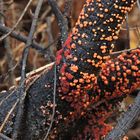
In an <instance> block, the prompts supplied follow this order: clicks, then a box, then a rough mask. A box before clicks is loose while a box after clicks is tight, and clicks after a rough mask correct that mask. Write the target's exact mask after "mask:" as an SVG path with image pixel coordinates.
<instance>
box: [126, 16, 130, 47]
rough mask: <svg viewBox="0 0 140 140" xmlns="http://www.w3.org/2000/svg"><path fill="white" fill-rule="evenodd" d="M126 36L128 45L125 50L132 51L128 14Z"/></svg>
mask: <svg viewBox="0 0 140 140" xmlns="http://www.w3.org/2000/svg"><path fill="white" fill-rule="evenodd" d="M126 29H127V30H126V31H127V32H126V36H127V39H126V40H127V41H126V42H127V43H126V45H125V49H130V33H129V24H128V13H127V14H126Z"/></svg>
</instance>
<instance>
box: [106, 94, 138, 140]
mask: <svg viewBox="0 0 140 140" xmlns="http://www.w3.org/2000/svg"><path fill="white" fill-rule="evenodd" d="M139 116H140V92H139V93H138V95H137V97H136V99H135V102H134V103H133V104H132V105H131V106H130V107H129V108H128V110H127V111H126V112H125V113H124V114H123V115H121V118H120V119H119V120H118V123H117V125H116V127H115V128H114V129H113V130H112V131H111V132H110V133H109V134H108V135H107V136H106V138H105V140H119V139H121V138H123V136H124V135H126V133H127V132H128V130H129V129H130V128H131V127H132V126H133V124H134V123H135V122H136V121H137V119H138V118H139Z"/></svg>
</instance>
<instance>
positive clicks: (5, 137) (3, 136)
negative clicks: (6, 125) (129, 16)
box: [0, 133, 12, 140]
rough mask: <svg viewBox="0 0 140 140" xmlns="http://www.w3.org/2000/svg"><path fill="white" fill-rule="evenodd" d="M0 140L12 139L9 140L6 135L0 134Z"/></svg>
mask: <svg viewBox="0 0 140 140" xmlns="http://www.w3.org/2000/svg"><path fill="white" fill-rule="evenodd" d="M0 138H1V140H12V139H10V138H9V137H7V136H6V135H4V134H2V133H0Z"/></svg>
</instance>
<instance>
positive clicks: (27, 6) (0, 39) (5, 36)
mask: <svg viewBox="0 0 140 140" xmlns="http://www.w3.org/2000/svg"><path fill="white" fill-rule="evenodd" d="M32 1H33V0H29V2H28V3H27V5H26V7H25V8H24V10H23V12H22V14H21V16H20V17H19V19H18V21H17V22H16V23H15V25H14V26H13V27H12V29H11V31H9V32H8V33H7V34H5V35H3V36H2V37H1V38H0V41H2V40H3V39H5V38H7V37H8V36H9V35H10V34H11V33H12V32H13V31H14V30H15V29H16V27H17V26H18V24H19V23H20V21H21V20H22V18H23V16H24V15H25V13H26V11H27V10H28V8H29V6H30V4H31V3H32Z"/></svg>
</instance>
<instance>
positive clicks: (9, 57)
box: [0, 0, 14, 86]
mask: <svg viewBox="0 0 140 140" xmlns="http://www.w3.org/2000/svg"><path fill="white" fill-rule="evenodd" d="M0 3H1V4H0V9H1V12H2V13H3V11H4V8H3V6H4V2H3V0H1V1H0ZM1 24H2V25H5V21H4V18H3V16H2V17H1ZM3 45H4V47H5V49H6V57H7V63H8V69H11V68H13V56H12V53H11V52H12V50H11V48H10V45H9V39H8V38H5V39H4V40H3ZM9 85H10V86H12V85H14V72H13V71H11V72H9Z"/></svg>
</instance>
